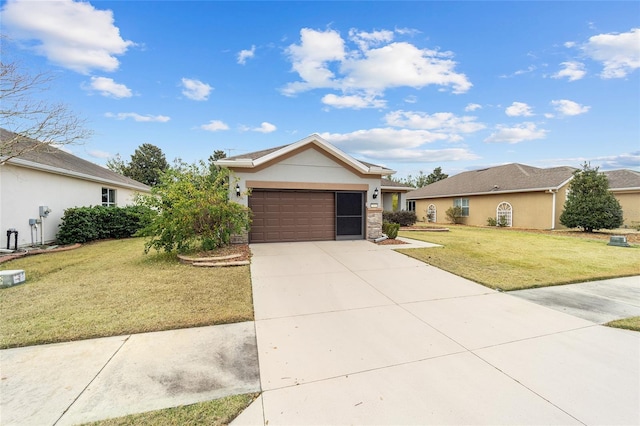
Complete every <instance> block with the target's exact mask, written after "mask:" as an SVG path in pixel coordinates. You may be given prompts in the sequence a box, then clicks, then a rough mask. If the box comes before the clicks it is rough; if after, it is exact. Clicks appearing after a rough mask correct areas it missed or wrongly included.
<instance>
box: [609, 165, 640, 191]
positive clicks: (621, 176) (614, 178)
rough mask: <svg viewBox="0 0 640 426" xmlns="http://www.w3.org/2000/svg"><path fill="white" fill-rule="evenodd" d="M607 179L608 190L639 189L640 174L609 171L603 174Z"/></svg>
mask: <svg viewBox="0 0 640 426" xmlns="http://www.w3.org/2000/svg"><path fill="white" fill-rule="evenodd" d="M604 174H605V175H606V176H607V179H609V189H639V188H640V172H636V171H634V170H627V169H621V170H610V171H608V172H604Z"/></svg>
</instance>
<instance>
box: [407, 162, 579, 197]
mask: <svg viewBox="0 0 640 426" xmlns="http://www.w3.org/2000/svg"><path fill="white" fill-rule="evenodd" d="M575 170H576V169H575V168H573V167H553V168H548V169H540V168H537V167H531V166H527V165H524V164H517V163H511V164H505V165H502V166H497V167H490V168H486V169H479V170H472V171H469V172H463V173H460V174H457V175H455V176H452V177H448V178H447V179H443V180H440V181H438V182H434V183H432V184H430V185H427V186H425V187H424V188H420V189H417V190H415V191H412V192H409V193H408V194H407V198H412V199H415V198H431V197H450V196H462V195H476V194H492V193H501V192H529V191H542V190H549V189H558V188H560V187H562V186H563V185H565V184H566V183H567V182H568V181H569V180H571V178H572V177H573V172H574V171H575Z"/></svg>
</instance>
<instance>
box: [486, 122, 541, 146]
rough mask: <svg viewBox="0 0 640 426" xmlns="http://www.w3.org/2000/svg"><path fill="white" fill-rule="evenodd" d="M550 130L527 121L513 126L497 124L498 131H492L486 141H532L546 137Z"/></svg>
mask: <svg viewBox="0 0 640 426" xmlns="http://www.w3.org/2000/svg"><path fill="white" fill-rule="evenodd" d="M547 133H548V131H547V130H544V129H538V128H537V127H536V125H535V124H534V123H530V122H525V123H522V124H519V125H516V126H513V127H507V126H503V125H497V126H496V132H494V133H492V134H491V135H490V136H489V137H488V138H487V139H485V140H484V141H485V142H506V143H511V144H513V143H518V142H522V141H532V140H536V139H544V138H545V137H546V135H547Z"/></svg>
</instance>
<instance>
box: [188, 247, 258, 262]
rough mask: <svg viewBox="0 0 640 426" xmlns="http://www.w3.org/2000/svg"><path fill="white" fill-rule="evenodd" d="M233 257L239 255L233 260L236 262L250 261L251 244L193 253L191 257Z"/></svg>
mask: <svg viewBox="0 0 640 426" xmlns="http://www.w3.org/2000/svg"><path fill="white" fill-rule="evenodd" d="M231 255H239V256H238V257H234V258H233V260H234V261H245V260H250V259H251V250H249V244H231V245H230V246H226V247H220V248H218V249H215V250H209V251H200V252H197V253H191V254H189V257H223V256H231Z"/></svg>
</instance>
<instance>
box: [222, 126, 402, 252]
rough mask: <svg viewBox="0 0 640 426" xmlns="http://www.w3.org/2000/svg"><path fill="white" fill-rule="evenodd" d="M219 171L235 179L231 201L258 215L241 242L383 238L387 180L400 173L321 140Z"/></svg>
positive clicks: (232, 162)
mask: <svg viewBox="0 0 640 426" xmlns="http://www.w3.org/2000/svg"><path fill="white" fill-rule="evenodd" d="M216 165H218V166H221V167H228V168H229V169H230V170H231V171H232V172H233V173H234V176H235V179H236V181H232V182H231V184H230V185H229V187H230V188H229V190H230V193H229V197H230V199H231V200H233V201H235V202H237V203H240V204H242V205H244V206H247V207H249V208H250V209H251V211H252V214H253V223H252V225H251V230H250V231H249V233H248V235H244V236H240V237H241V238H240V239H241V240H245V241H249V242H252V243H258V242H283V241H320V240H340V239H374V238H378V237H380V236H381V234H382V211H383V209H384V208H385V207H386V206H385V205H384V202H385V200H384V199H383V198H384V197H383V196H382V186H381V179H382V176H387V175H390V174H393V173H395V172H394V171H393V170H390V169H387V168H384V167H381V166H377V165H374V164H370V163H366V162H362V161H359V160H356V159H355V158H353V157H351V156H350V155H348V154H346V153H344V152H342V151H341V150H339V149H338V148H336V147H335V146H333V145H331V144H330V143H329V142H327V141H325V140H323V139H322V138H321V137H320V136H318V135H315V134H314V135H311V136H308V137H306V138H304V139H302V140H300V141H297V142H295V143H292V144H289V145H284V146H279V147H276V148H272V149H267V150H263V151H258V152H251V153H247V154H243V155H238V156H234V157H229V158H225V159H221V160H218V161H216ZM390 208H391V206H389V209H390Z"/></svg>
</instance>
